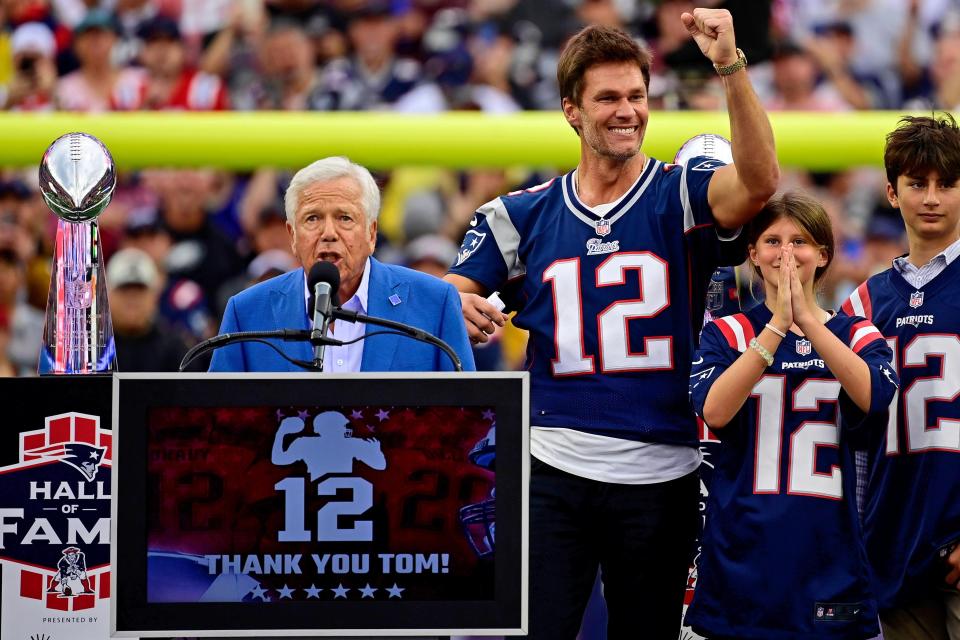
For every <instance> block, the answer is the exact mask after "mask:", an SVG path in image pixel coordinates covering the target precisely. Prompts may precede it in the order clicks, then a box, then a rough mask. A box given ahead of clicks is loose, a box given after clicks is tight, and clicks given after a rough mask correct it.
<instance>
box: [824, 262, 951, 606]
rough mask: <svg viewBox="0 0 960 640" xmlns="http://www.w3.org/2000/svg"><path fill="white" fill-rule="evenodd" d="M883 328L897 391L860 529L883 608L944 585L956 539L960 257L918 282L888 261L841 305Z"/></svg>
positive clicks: (876, 451)
mask: <svg viewBox="0 0 960 640" xmlns="http://www.w3.org/2000/svg"><path fill="white" fill-rule="evenodd" d="M843 309H844V311H846V312H847V313H855V314H858V315H863V316H865V317H867V318H870V319H871V320H872V322H873V323H874V324H875V325H876V326H877V328H878V329H880V331H881V332H882V333H883V335H884V336H886V338H887V340H888V342H889V343H890V346H891V347H892V349H893V352H894V357H895V359H894V361H893V366H894V367H895V368H896V369H897V371H898V372H899V374H900V380H901V385H900V393H898V394H897V396H896V398H895V399H894V403H893V404H892V405H891V406H890V420H889V423H888V424H887V428H886V429H880V430H879V431H876V432H874V433H872V434H871V435H872V437H871V439H870V445H869V465H868V469H869V470H868V476H867V499H866V506H865V509H864V534H865V536H866V543H867V552H868V554H869V556H870V561H871V563H872V564H873V567H874V572H875V574H876V579H877V591H878V593H877V595H878V599H879V602H880V606H881V608H889V607H896V606H901V605H906V604H909V603H910V602H911V601H914V600H917V599H922V598H924V597H926V596H929V595H931V594H933V593H935V591H936V590H938V589H940V588H942V587H944V586H945V584H944V578H945V577H946V574H947V565H946V558H945V556H946V555H947V554H948V552H949V550H950V549H951V547H952V545H953V544H954V543H956V542H957V541H958V540H960V335H958V331H960V260H954V261H953V263H952V264H950V265H949V266H948V267H947V268H946V269H945V270H944V271H943V272H942V273H940V275H938V276H937V277H936V278H934V279H933V280H931V281H930V282H928V283H927V284H925V285H924V286H923V287H921V288H920V289H916V288H915V287H913V286H912V285H910V284H909V283H908V282H907V281H906V280H904V279H903V277H902V276H901V275H900V274H899V273H897V272H896V271H895V270H894V269H888V270H887V271H884V272H883V273H879V274H877V275H875V276H873V277H872V278H870V279H869V280H867V281H866V282H865V283H863V284H862V285H860V287H859V288H857V289H856V291H854V292H853V294H852V295H851V296H850V299H849V300H847V302H845V303H844V305H843Z"/></svg>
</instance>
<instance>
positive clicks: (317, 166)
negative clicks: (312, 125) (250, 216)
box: [283, 156, 380, 228]
mask: <svg viewBox="0 0 960 640" xmlns="http://www.w3.org/2000/svg"><path fill="white" fill-rule="evenodd" d="M337 178H353V180H354V181H355V182H356V183H357V185H358V186H359V187H360V203H359V204H360V206H361V207H362V208H363V213H364V217H365V218H366V221H367V228H370V225H372V224H373V223H374V222H376V220H377V215H379V213H380V188H379V187H378V186H377V183H376V181H374V179H373V176H372V175H370V172H369V171H367V169H366V167H362V166H360V165H359V164H357V163H355V162H350V160H348V159H347V158H345V157H343V156H333V157H331V158H323V159H322V160H317V161H316V162H313V163H311V164H308V165H307V166H305V167H304V168H303V169H300V171H297V173H296V174H294V176H293V179H292V180H291V181H290V186H289V187H287V192H286V194H285V195H284V197H283V208H284V210H285V211H286V214H287V222H289V223H290V224H294V222H295V220H296V215H297V207H298V206H300V196H301V195H302V194H303V191H304V190H305V189H306V188H307V187H309V186H310V185H311V184H313V183H314V182H325V181H328V180H336V179H337Z"/></svg>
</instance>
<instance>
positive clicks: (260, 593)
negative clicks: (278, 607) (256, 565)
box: [250, 585, 270, 602]
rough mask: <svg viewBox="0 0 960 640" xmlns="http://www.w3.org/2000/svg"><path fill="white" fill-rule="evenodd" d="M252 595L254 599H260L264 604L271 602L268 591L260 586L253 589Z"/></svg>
mask: <svg viewBox="0 0 960 640" xmlns="http://www.w3.org/2000/svg"><path fill="white" fill-rule="evenodd" d="M250 595H251V596H252V597H254V598H260V599H261V600H263V601H264V602H270V596H268V595H267V590H266V589H264V588H263V587H261V586H260V585H257V586H255V587H254V588H253V589H251V590H250Z"/></svg>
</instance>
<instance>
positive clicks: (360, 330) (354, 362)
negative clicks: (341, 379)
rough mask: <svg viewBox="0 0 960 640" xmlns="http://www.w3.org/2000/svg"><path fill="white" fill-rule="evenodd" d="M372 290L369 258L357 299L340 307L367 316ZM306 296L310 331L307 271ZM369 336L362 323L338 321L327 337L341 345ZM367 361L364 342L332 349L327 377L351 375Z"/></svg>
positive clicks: (327, 351)
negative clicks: (339, 342)
mask: <svg viewBox="0 0 960 640" xmlns="http://www.w3.org/2000/svg"><path fill="white" fill-rule="evenodd" d="M369 289H370V258H367V261H366V264H364V265H363V277H362V278H360V286H359V287H357V292H356V293H355V294H353V297H352V298H350V299H349V300H347V301H346V302H345V303H344V304H342V305H340V306H341V307H343V308H344V309H346V310H347V311H356V312H357V313H364V314H365V313H366V312H367V293H368V291H369ZM303 294H304V302H303V304H304V307H306V309H307V318H309V320H310V327H311V328H312V327H313V309H311V308H310V306H309V305H310V290H309V289H308V288H307V276H306V271H304V276H303ZM365 332H366V325H365V324H363V323H361V322H347V321H345V320H337V321H335V322H333V323H332V324H331V325H330V328H329V330H328V331H327V337H328V338H333V339H334V340H340V341H341V342H350V341H351V340H356V339H357V338H362V337H363V335H364V333H365ZM362 361H363V340H359V341H357V342H354V343H352V344H345V345H343V346H342V347H333V346H328V347H327V348H326V349H325V350H324V352H323V371H324V372H325V373H348V372H355V371H360V363H361V362H362Z"/></svg>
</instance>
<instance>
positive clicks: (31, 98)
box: [4, 22, 58, 111]
mask: <svg viewBox="0 0 960 640" xmlns="http://www.w3.org/2000/svg"><path fill="white" fill-rule="evenodd" d="M10 50H11V53H12V54H13V78H12V79H11V81H10V84H9V85H8V86H7V87H6V96H5V103H4V109H8V110H11V111H52V110H53V108H54V105H53V96H54V91H55V89H56V86H57V78H58V76H57V66H56V61H55V58H56V54H57V43H56V41H55V40H54V36H53V32H52V31H50V28H49V27H48V26H47V25H45V24H43V23H42V22H28V23H26V24H22V25H20V26H19V27H17V28H16V29H15V30H14V32H13V35H12V36H11V38H10Z"/></svg>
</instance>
